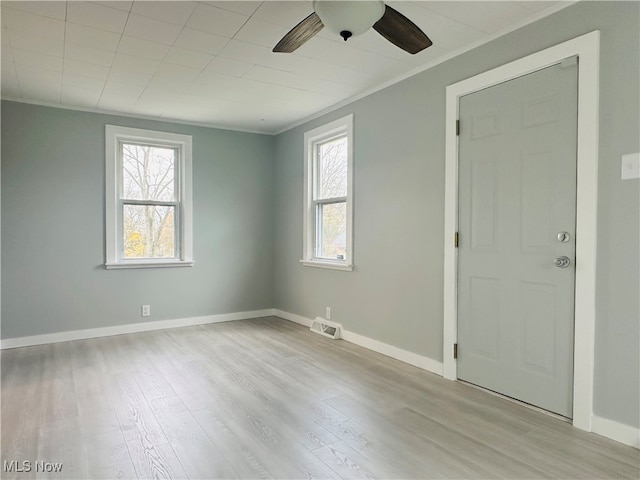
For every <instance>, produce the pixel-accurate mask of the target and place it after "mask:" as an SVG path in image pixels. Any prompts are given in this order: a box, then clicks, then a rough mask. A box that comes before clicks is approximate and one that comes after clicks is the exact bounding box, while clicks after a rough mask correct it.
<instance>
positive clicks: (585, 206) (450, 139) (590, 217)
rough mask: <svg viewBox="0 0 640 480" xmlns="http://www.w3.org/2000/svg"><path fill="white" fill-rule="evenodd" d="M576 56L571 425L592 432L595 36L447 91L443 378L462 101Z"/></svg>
mask: <svg viewBox="0 0 640 480" xmlns="http://www.w3.org/2000/svg"><path fill="white" fill-rule="evenodd" d="M574 55H577V56H578V57H579V73H578V152H577V156H578V183H577V217H576V258H577V259H578V261H577V263H576V289H575V342H574V379H573V383H574V389H573V425H574V426H575V427H578V428H580V429H582V430H586V431H591V417H592V412H593V370H594V344H595V297H596V295H595V293H596V290H595V286H596V272H595V268H596V254H597V250H596V237H597V205H598V200H597V194H598V190H597V187H598V111H599V110H598V102H599V68H600V67H599V59H600V32H599V31H594V32H591V33H588V34H586V35H582V36H580V37H577V38H574V39H573V40H569V41H567V42H564V43H561V44H560V45H556V46H555V47H551V48H548V49H546V50H543V51H541V52H538V53H534V54H532V55H529V56H527V57H525V58H522V59H520V60H516V61H514V62H511V63H509V64H506V65H503V66H501V67H498V68H495V69H493V70H490V71H488V72H485V73H481V74H479V75H476V76H475V77H472V78H469V79H467V80H463V81H461V82H458V83H456V84H453V85H450V86H448V87H447V94H446V135H445V142H446V146H445V149H446V157H445V228H444V238H445V241H444V332H443V352H444V355H443V374H444V377H445V378H448V379H450V380H455V379H456V378H457V374H456V361H455V360H454V358H453V355H452V354H451V349H452V345H453V344H454V343H455V342H456V339H457V291H456V289H457V251H456V249H455V248H454V245H453V237H454V234H455V232H456V231H457V228H458V227H457V225H458V218H457V212H458V140H457V137H456V133H455V121H456V120H457V118H458V100H459V98H460V97H461V96H463V95H466V94H469V93H472V92H475V91H478V90H481V89H483V88H487V87H489V86H492V85H496V84H498V83H501V82H504V81H507V80H510V79H513V78H517V77H520V76H522V75H526V74H528V73H531V72H534V71H537V70H540V69H542V68H545V67H547V66H550V65H553V64H556V63H558V62H559V61H561V60H563V59H565V58H568V57H571V56H574Z"/></svg>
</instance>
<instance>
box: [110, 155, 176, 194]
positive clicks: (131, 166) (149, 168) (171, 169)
mask: <svg viewBox="0 0 640 480" xmlns="http://www.w3.org/2000/svg"><path fill="white" fill-rule="evenodd" d="M176 153H177V150H176V149H175V148H167V147H154V146H151V145H136V144H131V143H123V144H122V193H121V194H122V198H127V199H131V200H158V201H172V200H175V191H174V190H175V188H174V187H175V164H176V162H175V160H176Z"/></svg>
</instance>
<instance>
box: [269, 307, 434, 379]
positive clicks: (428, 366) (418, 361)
mask: <svg viewBox="0 0 640 480" xmlns="http://www.w3.org/2000/svg"><path fill="white" fill-rule="evenodd" d="M273 315H274V316H276V317H280V318H284V319H285V320H289V321H291V322H294V323H297V324H300V325H304V326H305V327H311V324H312V323H313V321H312V320H311V319H310V318H306V317H303V316H301V315H296V314H294V313H289V312H285V311H283V310H278V309H274V310H273ZM342 340H345V341H347V342H349V343H353V344H356V345H360V346H361V347H364V348H366V349H368V350H372V351H374V352H378V353H381V354H383V355H386V356H387V357H391V358H395V359H396V360H400V361H401V362H404V363H408V364H410V365H413V366H415V367H418V368H421V369H423V370H426V371H428V372H431V373H435V374H437V375H442V363H440V362H438V361H437V360H433V359H431V358H429V357H425V356H423V355H419V354H417V353H413V352H409V351H407V350H403V349H402V348H399V347H396V346H394V345H389V344H388V343H384V342H380V341H378V340H374V339H373V338H369V337H365V336H364V335H360V334H359V333H355V332H352V331H350V330H345V329H344V327H343V329H342Z"/></svg>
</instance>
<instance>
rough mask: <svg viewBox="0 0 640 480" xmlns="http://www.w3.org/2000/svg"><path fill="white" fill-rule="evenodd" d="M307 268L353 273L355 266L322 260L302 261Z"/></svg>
mask: <svg viewBox="0 0 640 480" xmlns="http://www.w3.org/2000/svg"><path fill="white" fill-rule="evenodd" d="M300 263H302V265H304V266H305V267H316V268H328V269H330V270H343V271H346V272H351V271H353V265H351V264H347V263H338V262H331V261H320V260H300Z"/></svg>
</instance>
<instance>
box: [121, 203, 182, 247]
mask: <svg viewBox="0 0 640 480" xmlns="http://www.w3.org/2000/svg"><path fill="white" fill-rule="evenodd" d="M123 224H124V225H123V234H124V238H123V240H124V258H175V257H176V247H175V207H172V206H158V205H124V206H123Z"/></svg>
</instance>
